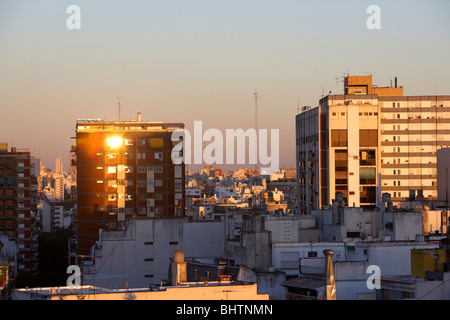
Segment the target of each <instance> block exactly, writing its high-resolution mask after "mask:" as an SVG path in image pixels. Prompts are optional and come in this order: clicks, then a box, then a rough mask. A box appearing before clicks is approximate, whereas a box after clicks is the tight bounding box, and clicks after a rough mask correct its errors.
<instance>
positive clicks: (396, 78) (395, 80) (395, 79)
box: [395, 77, 397, 88]
mask: <svg viewBox="0 0 450 320" xmlns="http://www.w3.org/2000/svg"><path fill="white" fill-rule="evenodd" d="M395 87H396V88H397V77H395Z"/></svg>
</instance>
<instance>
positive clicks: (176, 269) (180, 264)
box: [172, 249, 187, 286]
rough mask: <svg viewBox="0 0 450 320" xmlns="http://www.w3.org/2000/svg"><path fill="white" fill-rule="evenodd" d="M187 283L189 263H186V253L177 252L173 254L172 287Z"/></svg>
mask: <svg viewBox="0 0 450 320" xmlns="http://www.w3.org/2000/svg"><path fill="white" fill-rule="evenodd" d="M186 281H187V262H185V261H184V252H183V251H181V250H179V249H178V250H177V251H175V252H174V253H173V263H172V285H174V286H177V285H179V284H180V283H182V282H186Z"/></svg>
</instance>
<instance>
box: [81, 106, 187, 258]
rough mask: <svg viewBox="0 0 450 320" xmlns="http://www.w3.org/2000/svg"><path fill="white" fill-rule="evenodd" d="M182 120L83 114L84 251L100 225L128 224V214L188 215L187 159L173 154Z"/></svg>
mask: <svg viewBox="0 0 450 320" xmlns="http://www.w3.org/2000/svg"><path fill="white" fill-rule="evenodd" d="M183 129H184V124H181V123H161V122H143V121H141V118H140V113H139V114H138V118H137V120H136V119H131V120H130V121H103V120H78V121H77V124H76V164H77V189H78V195H77V208H78V217H77V219H78V251H79V253H83V252H88V250H89V249H90V247H91V246H92V245H94V244H95V241H96V240H98V237H99V229H116V228H119V229H123V228H124V227H125V223H126V219H127V217H136V218H139V217H143V218H149V217H173V216H184V215H185V213H184V203H185V200H184V178H185V177H184V175H185V173H184V164H180V165H175V164H174V163H173V162H172V159H171V152H172V141H171V136H172V132H173V131H175V130H183Z"/></svg>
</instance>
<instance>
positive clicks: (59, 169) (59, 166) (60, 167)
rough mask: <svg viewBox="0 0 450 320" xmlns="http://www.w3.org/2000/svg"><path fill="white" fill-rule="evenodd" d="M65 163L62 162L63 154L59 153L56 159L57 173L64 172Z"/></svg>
mask: <svg viewBox="0 0 450 320" xmlns="http://www.w3.org/2000/svg"><path fill="white" fill-rule="evenodd" d="M63 172H64V171H63V163H62V159H61V156H60V155H59V154H58V156H57V157H56V160H55V173H56V174H57V175H62V174H63Z"/></svg>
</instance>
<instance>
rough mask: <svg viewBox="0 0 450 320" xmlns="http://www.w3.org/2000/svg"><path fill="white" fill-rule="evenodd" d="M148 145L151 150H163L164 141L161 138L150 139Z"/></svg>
mask: <svg viewBox="0 0 450 320" xmlns="http://www.w3.org/2000/svg"><path fill="white" fill-rule="evenodd" d="M149 143H150V147H151V148H152V149H163V148H164V139H163V138H150V139H149Z"/></svg>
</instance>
